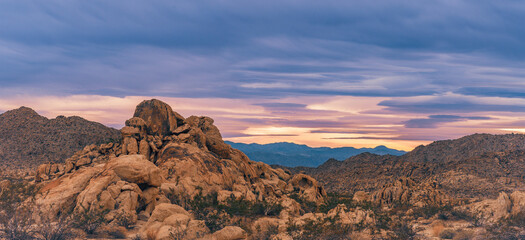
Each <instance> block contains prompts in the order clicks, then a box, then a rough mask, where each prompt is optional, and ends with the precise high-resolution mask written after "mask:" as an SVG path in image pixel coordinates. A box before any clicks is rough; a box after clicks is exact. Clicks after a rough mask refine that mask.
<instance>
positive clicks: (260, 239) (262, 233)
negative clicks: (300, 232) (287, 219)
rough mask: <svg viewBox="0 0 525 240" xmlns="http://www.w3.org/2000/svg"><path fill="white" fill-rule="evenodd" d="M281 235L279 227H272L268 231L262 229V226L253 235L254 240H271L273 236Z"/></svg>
mask: <svg viewBox="0 0 525 240" xmlns="http://www.w3.org/2000/svg"><path fill="white" fill-rule="evenodd" d="M278 233H279V226H275V225H271V226H269V227H268V229H265V230H263V229H261V228H260V226H257V228H256V231H255V233H253V235H252V237H251V238H252V239H253V240H269V239H271V237H272V236H273V235H276V234H278Z"/></svg>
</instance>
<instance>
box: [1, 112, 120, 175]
mask: <svg viewBox="0 0 525 240" xmlns="http://www.w3.org/2000/svg"><path fill="white" fill-rule="evenodd" d="M119 138H120V132H119V131H118V130H116V129H113V128H109V127H106V126H104V125H102V124H100V123H96V122H91V121H88V120H85V119H83V118H81V117H64V116H58V117H57V118H55V119H47V118H46V117H43V116H40V115H39V114H38V113H36V112H35V111H34V110H33V109H31V108H27V107H21V108H19V109H15V110H11V111H7V112H5V113H2V114H0V167H3V168H6V167H7V168H11V169H13V168H17V169H24V168H27V167H30V168H34V167H36V166H38V165H39V164H42V163H47V162H63V161H64V160H65V159H66V158H68V157H70V156H71V155H73V153H75V152H76V151H78V150H81V149H82V148H84V147H85V146H87V145H90V144H100V143H104V142H108V141H112V140H117V139H119Z"/></svg>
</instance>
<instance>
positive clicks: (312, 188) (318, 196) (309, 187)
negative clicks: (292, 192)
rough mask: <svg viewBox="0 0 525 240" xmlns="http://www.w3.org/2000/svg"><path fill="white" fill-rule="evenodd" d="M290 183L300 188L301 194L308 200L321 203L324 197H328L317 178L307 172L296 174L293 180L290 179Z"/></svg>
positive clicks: (295, 187) (297, 188)
mask: <svg viewBox="0 0 525 240" xmlns="http://www.w3.org/2000/svg"><path fill="white" fill-rule="evenodd" d="M289 184H291V185H292V186H293V188H294V189H296V190H298V191H299V192H300V194H301V196H302V197H303V198H305V199H306V200H307V201H310V202H315V203H319V204H320V203H321V202H322V200H323V199H324V197H326V192H325V190H324V188H323V187H321V186H320V185H319V183H318V182H317V180H315V179H314V178H313V177H310V176H308V175H306V174H297V175H295V176H294V177H293V178H292V180H290V182H289Z"/></svg>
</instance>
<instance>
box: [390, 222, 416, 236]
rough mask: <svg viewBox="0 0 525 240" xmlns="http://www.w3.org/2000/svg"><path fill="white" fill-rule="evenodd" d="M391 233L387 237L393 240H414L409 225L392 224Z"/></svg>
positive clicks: (412, 231)
mask: <svg viewBox="0 0 525 240" xmlns="http://www.w3.org/2000/svg"><path fill="white" fill-rule="evenodd" d="M391 231H392V233H391V234H390V236H389V237H390V239H393V240H410V239H414V236H415V235H416V233H415V232H414V230H413V229H412V227H411V226H410V224H409V223H407V222H398V223H396V224H394V226H392V228H391Z"/></svg>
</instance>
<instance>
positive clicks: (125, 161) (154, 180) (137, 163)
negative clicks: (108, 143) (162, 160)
mask: <svg viewBox="0 0 525 240" xmlns="http://www.w3.org/2000/svg"><path fill="white" fill-rule="evenodd" d="M105 169H106V170H112V171H114V172H115V173H116V174H117V175H118V176H119V177H120V178H121V179H123V180H125V181H128V182H132V183H136V184H147V185H150V186H156V187H159V186H160V185H161V183H162V181H163V180H162V176H161V173H160V169H159V168H158V167H157V166H156V165H155V164H153V163H152V162H150V161H148V160H147V159H146V157H145V156H143V155H124V156H120V157H116V158H113V159H111V160H110V161H109V162H108V163H107V164H106V166H105Z"/></svg>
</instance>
